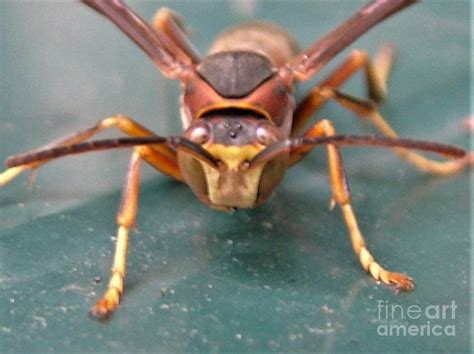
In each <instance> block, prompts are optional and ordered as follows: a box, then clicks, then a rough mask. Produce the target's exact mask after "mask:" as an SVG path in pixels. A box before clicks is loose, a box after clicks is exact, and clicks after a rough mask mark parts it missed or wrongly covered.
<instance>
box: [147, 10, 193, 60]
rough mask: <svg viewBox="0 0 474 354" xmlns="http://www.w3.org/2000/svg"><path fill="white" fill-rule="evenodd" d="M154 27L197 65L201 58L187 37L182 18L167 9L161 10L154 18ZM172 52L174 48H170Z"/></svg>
mask: <svg viewBox="0 0 474 354" xmlns="http://www.w3.org/2000/svg"><path fill="white" fill-rule="evenodd" d="M151 24H152V27H153V28H154V29H156V30H157V31H158V32H162V33H164V34H166V35H167V36H168V38H169V39H170V40H171V41H172V42H173V43H174V44H175V45H176V46H177V47H178V48H179V49H181V50H182V51H183V52H184V53H186V54H187V55H188V56H189V58H191V59H192V62H193V63H195V64H197V63H199V62H200V61H201V57H200V55H199V54H198V52H197V51H196V49H195V48H194V46H193V45H192V43H191V42H190V40H189V38H188V37H187V36H186V28H185V26H184V24H183V20H182V18H181V16H179V15H178V14H177V13H175V12H173V11H171V10H170V9H168V8H166V7H162V8H161V9H159V10H158V11H157V12H156V14H155V16H154V17H153V21H152V23H151ZM169 49H170V50H172V49H173V48H169Z"/></svg>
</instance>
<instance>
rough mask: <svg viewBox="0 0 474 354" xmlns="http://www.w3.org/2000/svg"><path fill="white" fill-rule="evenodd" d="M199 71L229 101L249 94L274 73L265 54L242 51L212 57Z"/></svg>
mask: <svg viewBox="0 0 474 354" xmlns="http://www.w3.org/2000/svg"><path fill="white" fill-rule="evenodd" d="M197 71H198V73H199V74H200V75H201V76H202V77H203V78H204V80H206V81H207V82H208V83H209V84H210V85H211V86H212V87H213V88H214V90H216V91H217V92H218V93H219V94H220V95H221V96H223V97H226V98H240V97H244V96H246V95H248V94H249V93H251V92H252V91H253V90H255V88H257V87H258V86H259V85H260V84H262V83H263V82H264V81H266V80H267V79H269V78H270V77H271V76H273V74H274V72H275V70H274V68H273V66H272V64H271V63H270V61H269V60H268V59H267V58H266V57H264V56H263V55H260V54H257V53H253V52H243V51H235V52H220V53H216V54H212V55H209V56H207V57H206V58H204V60H203V61H202V62H201V63H200V64H199V66H198V67H197Z"/></svg>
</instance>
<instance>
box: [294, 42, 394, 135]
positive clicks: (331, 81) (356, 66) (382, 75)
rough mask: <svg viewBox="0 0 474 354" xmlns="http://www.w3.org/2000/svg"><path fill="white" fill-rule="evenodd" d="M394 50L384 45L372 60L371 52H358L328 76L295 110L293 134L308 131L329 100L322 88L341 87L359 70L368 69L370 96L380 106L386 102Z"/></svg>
mask: <svg viewBox="0 0 474 354" xmlns="http://www.w3.org/2000/svg"><path fill="white" fill-rule="evenodd" d="M393 56H394V49H393V47H392V46H390V45H384V46H382V47H381V48H380V49H379V50H378V52H377V53H376V54H375V56H374V59H373V60H371V59H370V57H369V55H368V54H367V52H365V51H362V50H354V51H353V52H352V53H351V54H350V55H349V57H348V58H347V59H346V60H345V61H344V62H343V63H342V64H341V65H339V66H338V67H337V68H336V69H335V70H334V71H332V72H331V73H330V74H329V75H328V77H327V78H326V79H325V80H323V81H322V82H321V83H319V84H318V85H317V86H315V87H314V88H313V89H312V90H311V91H310V92H309V93H308V94H307V95H306V96H305V97H304V98H303V99H302V100H301V102H300V103H299V104H298V106H297V107H296V110H295V114H294V119H293V122H294V123H293V127H292V132H291V133H292V135H293V136H295V135H297V134H298V133H299V132H301V130H302V129H303V128H304V126H305V125H306V123H307V122H308V120H309V119H310V118H311V116H313V115H314V114H315V113H316V112H317V111H318V110H319V109H320V108H321V106H322V105H323V104H324V103H325V102H326V101H327V100H328V99H329V98H328V97H326V96H324V95H321V93H320V90H321V88H322V87H329V88H338V87H339V86H341V85H342V84H343V83H344V82H346V81H347V80H348V79H349V78H351V77H352V75H354V74H355V73H357V72H358V71H359V70H364V73H365V77H366V81H367V91H368V96H369V98H370V99H371V100H373V101H374V102H376V103H380V102H382V101H383V99H384V98H385V96H386V94H387V79H388V75H389V73H390V68H391V67H392V61H393Z"/></svg>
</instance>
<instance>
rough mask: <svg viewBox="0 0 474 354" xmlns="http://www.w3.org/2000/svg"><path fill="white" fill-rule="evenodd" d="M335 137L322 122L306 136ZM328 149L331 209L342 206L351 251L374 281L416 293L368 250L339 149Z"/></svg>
mask: <svg viewBox="0 0 474 354" xmlns="http://www.w3.org/2000/svg"><path fill="white" fill-rule="evenodd" d="M332 135H335V130H334V127H333V125H332V124H331V122H330V121H328V120H322V121H320V122H319V123H317V124H315V125H314V126H313V127H312V128H311V129H310V130H309V131H308V132H307V133H306V134H305V137H324V136H332ZM327 150H328V167H329V177H330V183H331V189H332V199H331V206H334V204H336V203H337V204H339V205H340V206H341V210H342V215H343V217H344V221H345V222H346V225H347V228H348V231H349V235H350V238H351V243H352V248H353V249H354V252H355V254H356V256H357V257H358V258H359V261H360V263H361V265H362V268H364V270H366V271H367V272H369V273H370V275H371V276H372V277H373V278H374V279H376V280H381V281H382V282H384V283H385V284H393V285H395V286H396V287H397V288H398V289H400V290H404V291H409V290H413V289H414V287H415V285H414V283H413V280H412V278H410V277H409V276H407V275H405V274H402V273H395V272H391V271H388V270H386V269H385V268H383V267H382V266H381V265H380V264H379V263H378V262H377V261H376V260H375V259H374V257H373V256H372V254H371V253H370V251H369V250H368V249H367V247H366V244H365V240H364V237H363V235H362V233H361V232H360V229H359V226H358V225H357V220H356V217H355V214H354V211H353V209H352V206H351V195H350V190H349V185H348V183H347V179H346V175H345V172H344V168H343V164H342V157H341V154H340V152H339V149H338V147H337V146H335V145H331V144H329V145H328V146H327ZM305 152H306V151H304V150H298V151H292V152H291V154H290V158H291V159H292V160H293V156H295V158H297V159H299V158H300V157H301V154H302V153H305Z"/></svg>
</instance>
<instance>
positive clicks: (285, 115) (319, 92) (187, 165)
mask: <svg viewBox="0 0 474 354" xmlns="http://www.w3.org/2000/svg"><path fill="white" fill-rule="evenodd" d="M83 2H84V3H85V4H86V5H88V6H89V7H91V8H92V9H94V10H95V11H97V12H98V13H100V14H102V15H103V16H105V17H106V18H107V19H109V20H110V21H112V22H113V23H114V24H115V25H116V26H117V27H118V28H119V29H120V30H121V31H123V32H124V33H125V34H126V35H127V36H128V37H130V39H132V40H133V41H134V42H135V43H136V44H137V45H138V46H139V47H140V48H141V49H142V50H143V51H144V52H145V54H146V55H148V56H149V57H150V59H151V60H152V61H153V63H154V64H155V65H156V67H157V68H158V70H159V71H161V72H162V73H163V75H165V76H166V77H167V78H169V79H174V80H178V81H179V82H180V85H181V96H180V116H181V120H182V125H183V133H182V134H181V135H179V136H171V137H163V136H159V135H156V134H155V133H153V132H152V131H150V130H148V129H147V128H145V127H144V126H142V125H140V124H139V123H138V122H136V121H135V120H133V119H131V118H129V117H127V116H123V115H117V116H112V117H108V118H105V119H103V120H101V121H100V122H98V123H97V124H95V125H93V126H91V127H88V128H87V129H84V130H82V131H79V132H77V133H74V134H73V135H71V136H69V137H66V138H63V139H61V140H58V141H56V142H53V143H51V144H49V145H47V146H44V147H42V148H39V149H37V150H34V151H30V152H27V153H24V154H19V155H15V156H12V157H9V158H8V159H7V161H6V165H7V167H8V169H7V170H5V171H4V172H3V173H1V174H0V187H1V186H4V185H6V184H7V183H9V182H10V181H12V180H13V179H14V178H15V177H17V176H19V175H20V174H21V173H23V172H24V171H27V170H36V169H37V168H39V167H40V166H42V165H44V164H46V163H47V162H49V161H51V160H52V159H55V158H59V157H62V156H66V155H71V154H78V153H83V152H88V151H97V150H105V149H113V148H124V147H131V148H133V151H132V154H131V158H130V162H129V166H128V169H127V176H126V182H125V186H124V189H123V195H122V201H121V204H120V207H119V211H118V214H117V219H116V221H117V225H118V230H117V240H116V246H115V247H116V248H115V256H114V260H113V265H112V272H111V273H112V274H111V276H110V281H109V284H108V287H107V290H106V291H105V293H104V295H103V296H102V297H101V298H100V299H99V300H98V301H97V302H96V303H95V304H94V305H93V306H92V308H91V310H90V314H91V315H92V316H94V317H96V318H98V319H105V318H108V317H109V316H110V315H111V314H113V312H114V311H115V310H116V308H117V306H118V304H119V302H120V299H121V297H122V295H123V292H124V279H125V272H126V253H127V241H128V237H129V233H130V229H131V228H132V227H133V225H134V224H135V220H136V214H137V207H138V192H139V184H140V166H141V164H142V162H146V163H148V164H149V165H151V166H152V167H154V168H155V169H157V170H158V171H160V172H161V173H163V174H165V175H166V176H169V177H171V178H173V179H175V180H177V181H180V182H183V183H185V184H186V185H188V186H189V187H190V188H191V190H192V191H193V192H194V194H195V195H196V197H197V198H198V199H199V200H200V201H201V202H203V203H204V204H206V205H208V206H209V207H211V208H215V209H218V210H222V211H233V210H235V209H238V208H254V207H257V206H258V205H260V204H262V203H264V202H265V201H266V200H267V199H268V198H269V197H270V196H271V194H272V192H273V191H274V190H275V189H276V187H277V186H278V185H279V184H280V182H281V180H282V179H283V177H284V174H285V172H286V171H287V170H288V169H289V168H290V167H292V166H294V165H296V164H297V163H298V162H300V161H301V160H302V159H303V158H304V157H305V156H306V155H307V154H308V153H310V152H311V151H312V150H313V149H314V148H316V147H317V146H320V145H323V146H325V147H326V149H327V160H328V170H329V181H330V186H331V190H332V197H331V201H330V206H331V208H333V207H335V206H336V204H337V205H338V206H339V207H340V209H341V211H342V216H343V219H344V221H345V223H346V225H347V229H348V233H349V236H350V240H351V243H352V247H353V249H354V253H355V255H356V257H357V258H358V260H359V261H360V264H361V266H362V268H363V269H364V270H365V271H367V272H368V273H369V274H370V275H371V276H372V277H373V278H374V279H376V280H379V281H381V282H383V283H385V284H388V285H392V286H394V287H395V288H396V289H398V290H401V291H411V290H413V289H414V287H415V285H414V281H413V279H412V278H411V277H409V276H407V275H406V274H404V273H400V272H393V271H390V270H388V269H385V268H384V267H382V266H381V265H380V264H379V262H378V261H377V260H376V259H375V258H374V256H373V255H372V253H371V252H370V251H369V249H368V247H367V245H366V242H365V240H364V237H363V234H362V232H361V230H360V229H359V226H358V223H357V218H356V215H355V213H354V210H353V207H352V205H351V192H350V189H349V184H348V181H347V178H346V174H345V171H344V167H343V161H342V157H341V153H340V148H341V146H347V145H354V146H356V145H357V146H362V145H365V146H380V147H387V148H390V149H392V150H394V152H395V153H396V154H398V155H399V156H400V157H401V158H402V159H404V160H406V161H407V162H409V163H410V164H412V165H414V166H415V167H417V168H419V169H420V170H422V171H425V172H429V173H433V174H442V175H449V174H455V173H457V172H460V171H462V170H463V169H464V168H466V167H467V166H469V165H471V164H472V162H473V161H474V156H473V155H474V154H472V153H470V154H468V153H466V151H465V150H464V149H461V148H459V147H455V146H450V145H446V144H441V143H435V142H427V141H420V140H413V139H403V138H399V137H398V135H397V133H396V132H395V131H394V130H393V129H392V127H391V126H390V125H389V123H387V121H386V120H385V119H384V118H383V117H382V115H381V114H380V112H379V110H378V106H379V104H380V103H381V102H382V101H383V99H384V98H385V96H386V91H387V89H386V82H387V78H388V75H389V72H390V67H391V63H392V58H393V54H394V50H393V48H392V47H390V46H383V47H382V48H381V49H380V50H379V51H378V52H377V54H376V55H375V56H374V57H373V58H371V57H370V56H369V55H368V54H367V53H366V52H364V51H361V50H354V51H352V52H351V54H350V55H349V56H348V57H347V58H346V59H345V60H344V61H343V62H342V63H341V64H340V65H339V66H337V67H336V68H335V69H334V70H333V71H332V72H330V73H329V74H328V75H327V77H325V78H324V79H323V80H321V81H320V82H319V83H318V84H317V85H315V86H314V88H313V89H311V90H310V91H309V92H308V93H307V94H306V96H305V97H304V98H303V99H302V100H301V101H300V102H296V99H295V96H294V94H295V85H296V83H297V82H302V81H308V80H310V79H312V78H313V77H315V76H316V74H318V72H319V71H320V70H321V69H322V68H323V67H324V66H325V65H326V64H327V63H328V62H329V61H331V60H332V59H333V58H334V57H335V56H336V55H337V54H338V53H339V52H341V51H342V50H343V49H345V48H346V47H347V46H348V45H349V44H351V43H352V42H353V41H355V40H356V39H357V38H359V37H360V36H362V35H363V34H364V33H365V32H367V31H368V30H369V29H370V28H372V27H373V26H375V25H377V24H378V23H379V22H381V21H383V20H384V19H386V18H387V17H390V16H391V15H393V14H395V13H397V12H399V11H400V10H402V9H404V8H406V7H408V6H410V5H412V4H413V3H414V2H415V1H414V0H391V1H386V0H374V1H371V2H369V3H368V4H366V5H365V6H363V7H361V8H360V9H359V10H358V11H357V12H356V13H355V14H354V15H353V16H352V17H350V18H349V19H347V20H346V21H345V22H343V23H342V24H341V25H339V26H338V27H336V28H335V29H334V30H332V31H330V32H329V33H327V34H326V35H325V36H323V37H322V38H321V39H319V40H317V41H316V42H314V43H313V44H312V45H311V46H309V47H308V48H307V49H304V50H301V49H300V47H299V45H298V43H297V41H296V40H295V39H294V38H293V37H292V36H291V35H290V34H289V32H287V31H286V30H285V29H283V28H281V27H278V26H276V25H273V24H270V23H266V22H249V23H244V24H241V25H237V26H235V27H231V28H230V29H228V30H226V31H224V32H223V33H222V34H220V35H219V36H218V37H217V38H216V39H215V41H214V42H213V43H212V45H211V47H210V50H209V51H208V53H207V55H206V56H204V57H201V56H200V54H199V53H198V52H197V51H196V49H195V48H194V47H193V45H192V44H191V43H190V41H189V39H188V37H187V33H186V28H185V26H184V25H183V22H182V20H181V18H180V17H179V16H178V15H177V14H175V13H174V12H172V11H171V10H169V9H167V8H161V9H160V10H158V12H157V14H156V15H155V17H154V19H153V21H152V22H151V23H147V22H146V21H144V20H143V19H141V18H140V17H139V16H138V15H137V14H136V13H135V12H134V11H133V10H132V9H131V8H129V7H128V6H127V5H126V4H124V3H122V2H121V1H120V0H113V1H111V0H83ZM359 71H362V72H363V73H364V75H365V77H366V79H367V80H366V82H367V88H368V97H366V98H362V99H361V98H357V97H353V96H350V95H348V94H345V93H343V92H341V91H340V90H339V87H340V86H341V85H342V84H343V83H345V82H346V81H347V80H348V79H350V78H351V77H352V76H353V75H354V74H355V73H357V72H359ZM327 101H335V102H337V103H339V104H340V105H342V106H343V107H345V108H346V109H348V110H349V111H351V112H353V113H355V114H356V115H357V116H358V117H360V118H361V119H362V120H363V121H366V122H368V123H370V124H372V125H373V126H374V127H375V128H376V129H378V131H379V132H380V134H379V135H338V134H337V133H336V130H335V128H334V125H333V123H332V122H331V121H330V120H327V119H324V120H320V121H318V122H316V123H315V124H312V125H309V121H310V118H311V117H312V116H314V115H315V113H316V112H317V111H318V110H319V109H320V107H321V106H323V105H324V104H325V103H326V102H327ZM308 125H309V127H307V126H308ZM110 128H118V129H119V130H120V131H122V132H123V133H124V134H125V135H127V137H123V138H118V139H107V140H92V141H91V140H89V139H90V138H92V137H93V136H94V135H95V134H97V133H98V132H101V131H103V130H106V129H110ZM413 150H420V151H429V152H433V153H437V154H440V155H443V156H444V157H446V158H449V160H446V161H437V160H431V159H428V158H426V157H424V156H422V155H420V154H419V153H417V152H415V151H413Z"/></svg>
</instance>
